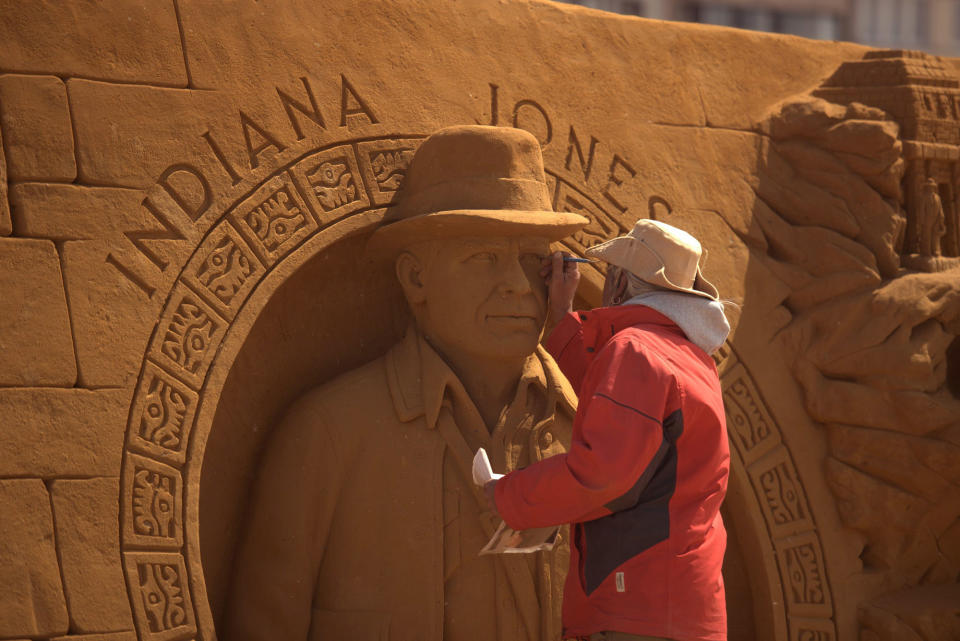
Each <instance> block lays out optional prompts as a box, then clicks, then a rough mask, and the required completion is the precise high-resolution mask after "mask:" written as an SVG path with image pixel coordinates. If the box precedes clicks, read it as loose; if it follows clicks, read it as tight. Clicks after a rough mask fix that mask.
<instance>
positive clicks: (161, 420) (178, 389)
mask: <svg viewBox="0 0 960 641" xmlns="http://www.w3.org/2000/svg"><path fill="white" fill-rule="evenodd" d="M197 401H198V397H197V393H196V392H194V391H193V390H192V389H190V388H189V387H187V385H185V384H184V383H183V382H182V381H180V380H179V379H177V378H175V377H173V376H171V375H170V374H168V373H167V372H165V371H164V370H163V369H161V368H160V367H157V366H156V365H155V364H153V363H150V362H148V363H147V364H146V365H145V367H144V372H143V375H142V377H141V378H140V382H139V384H138V385H137V391H136V392H135V394H134V403H133V411H132V412H131V414H130V421H131V429H130V432H129V434H130V446H131V447H132V448H134V449H136V450H139V451H141V452H143V453H145V454H148V455H150V456H153V457H155V458H159V459H161V460H167V461H171V462H176V463H180V464H182V463H184V462H185V461H186V451H187V442H188V438H189V436H190V429H191V428H192V427H193V418H194V414H195V413H196V410H197Z"/></svg>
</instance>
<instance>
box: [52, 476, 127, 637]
mask: <svg viewBox="0 0 960 641" xmlns="http://www.w3.org/2000/svg"><path fill="white" fill-rule="evenodd" d="M119 493H120V488H119V483H118V482H117V479H115V478H99V479H76V480H57V481H53V482H52V483H51V484H50V494H51V498H52V499H53V519H54V524H55V525H56V532H57V548H58V550H59V552H60V559H61V561H62V564H61V571H62V573H63V589H64V592H65V594H66V597H67V604H68V606H69V609H70V623H71V626H70V627H71V631H73V632H76V633H80V632H100V631H103V630H126V629H130V628H132V626H133V619H132V617H131V615H130V602H129V601H128V600H127V591H126V589H125V586H124V583H123V571H122V569H121V563H120V560H121V559H120V546H119V541H118V539H117V527H116V523H117V519H118V509H117V497H118V495H119Z"/></svg>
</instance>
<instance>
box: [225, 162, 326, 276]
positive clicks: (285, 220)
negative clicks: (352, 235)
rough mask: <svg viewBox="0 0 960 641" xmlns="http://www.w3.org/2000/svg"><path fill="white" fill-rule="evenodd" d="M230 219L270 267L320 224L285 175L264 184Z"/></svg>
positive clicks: (238, 207)
mask: <svg viewBox="0 0 960 641" xmlns="http://www.w3.org/2000/svg"><path fill="white" fill-rule="evenodd" d="M229 217H230V220H231V222H232V223H233V225H234V227H236V228H237V229H238V230H239V231H240V233H241V234H242V235H243V237H244V238H245V239H246V240H247V242H248V243H249V244H250V247H252V248H253V249H254V250H255V251H256V252H257V254H258V255H259V256H260V258H261V259H262V260H263V261H264V264H266V265H268V266H270V265H273V264H274V263H275V262H276V261H277V260H278V259H279V258H281V257H282V256H284V255H286V254H287V253H289V252H290V251H291V250H293V248H294V247H296V246H297V245H299V244H300V243H301V242H303V240H304V239H305V238H306V237H307V236H309V235H310V234H311V233H313V232H314V231H316V229H317V221H316V220H315V219H314V218H313V216H311V215H310V210H309V209H308V208H307V206H306V204H304V202H303V198H302V197H301V196H300V192H298V191H297V188H296V187H295V186H294V184H293V181H292V180H291V178H290V175H289V174H287V173H286V172H284V173H282V174H280V175H279V176H277V177H275V178H272V179H270V180H268V181H267V182H265V183H264V184H263V185H262V186H261V187H259V188H258V189H257V190H256V191H255V192H253V194H251V195H250V196H248V197H247V198H246V199H244V201H243V202H241V203H240V204H238V205H237V206H236V207H235V208H234V209H233V211H231V212H230V214H229Z"/></svg>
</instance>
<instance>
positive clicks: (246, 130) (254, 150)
mask: <svg viewBox="0 0 960 641" xmlns="http://www.w3.org/2000/svg"><path fill="white" fill-rule="evenodd" d="M240 126H241V127H242V128H243V139H244V141H245V142H246V144H247V155H248V156H249V157H250V168H251V169H256V168H257V167H259V166H260V159H259V158H258V156H259V155H260V153H261V152H262V151H263V150H264V149H266V148H267V147H274V148H276V150H277V152H281V151H283V150H284V149H286V147H285V146H284V145H283V143H281V142H280V141H279V140H277V138H276V137H275V136H272V135H271V134H269V133H268V132H267V130H266V129H264V128H263V127H261V126H260V125H258V124H257V123H255V122H254V121H253V120H251V119H250V116H248V115H247V114H245V113H243V112H242V111H241V112H240ZM251 129H253V130H254V131H255V132H257V135H258V136H260V137H261V138H262V139H263V142H262V143H260V144H259V145H258V146H257V147H254V146H253V143H252V142H251V141H250V130H251Z"/></svg>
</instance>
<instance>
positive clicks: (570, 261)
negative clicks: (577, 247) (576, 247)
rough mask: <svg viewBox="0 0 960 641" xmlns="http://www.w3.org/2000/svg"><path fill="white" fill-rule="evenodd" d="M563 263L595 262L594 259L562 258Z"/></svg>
mask: <svg viewBox="0 0 960 641" xmlns="http://www.w3.org/2000/svg"><path fill="white" fill-rule="evenodd" d="M563 262H565V263H595V262H597V259H596V258H577V257H576V256H564V257H563Z"/></svg>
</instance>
